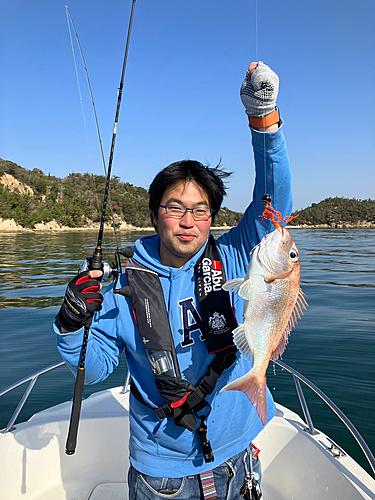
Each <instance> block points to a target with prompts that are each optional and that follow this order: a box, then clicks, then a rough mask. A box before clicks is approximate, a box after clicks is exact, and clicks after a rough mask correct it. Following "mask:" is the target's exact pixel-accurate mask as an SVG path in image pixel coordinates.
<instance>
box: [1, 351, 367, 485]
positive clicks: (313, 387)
mask: <svg viewBox="0 0 375 500" xmlns="http://www.w3.org/2000/svg"><path fill="white" fill-rule="evenodd" d="M275 363H276V364H277V365H279V366H280V367H281V368H283V369H284V370H286V371H287V372H289V373H291V374H292V375H293V380H294V383H295V387H296V391H297V395H298V399H299V402H300V404H301V408H302V411H303V414H304V417H305V421H306V425H307V429H306V431H307V432H308V433H309V434H311V435H314V434H317V431H316V430H315V428H314V424H313V421H312V418H311V415H310V412H309V409H308V406H307V402H306V399H305V396H304V394H303V390H302V387H301V384H300V383H299V382H300V381H301V382H303V383H304V384H306V385H307V386H308V387H309V388H310V389H311V390H312V391H313V392H315V394H317V395H318V396H319V397H320V398H321V399H322V400H323V401H324V402H325V403H326V405H327V406H328V407H329V408H331V410H332V411H333V412H334V413H335V414H336V415H337V416H338V417H339V419H340V420H341V421H342V422H343V424H344V425H345V426H346V428H347V429H348V430H349V432H350V433H351V434H352V436H353V437H354V439H355V440H356V441H357V443H358V445H359V447H360V448H361V450H362V452H363V454H364V455H365V457H366V459H367V461H368V462H369V464H370V467H371V469H372V471H373V474H374V475H375V458H374V455H373V454H372V453H371V450H370V448H369V447H368V445H367V443H366V441H365V440H364V439H363V437H362V436H361V434H360V433H359V432H358V430H357V429H356V428H355V426H354V425H353V424H352V423H351V421H350V420H349V419H348V417H347V416H346V415H345V414H344V413H343V412H342V411H341V410H340V408H338V406H336V405H335V403H333V401H331V400H330V399H329V397H328V396H326V395H325V394H324V392H323V391H321V390H320V389H319V388H318V387H317V386H316V385H315V384H313V383H312V382H310V380H309V379H307V378H306V377H304V376H303V375H301V373H299V372H297V370H295V369H294V368H291V367H290V366H288V365H287V364H285V363H284V362H282V361H280V360H277V361H275ZM64 364H65V361H61V362H60V363H55V364H54V365H51V366H48V367H46V368H43V369H41V370H39V371H37V372H35V373H33V374H32V375H29V376H28V377H25V378H23V379H21V380H19V381H18V382H15V383H14V384H12V385H10V386H9V387H6V388H5V389H3V390H1V391H0V397H1V396H3V395H4V394H6V393H7V392H10V391H12V390H13V389H16V388H17V387H19V386H20V385H22V384H25V383H26V382H29V381H30V384H29V385H28V387H27V389H26V391H25V393H24V395H23V396H22V398H21V400H20V402H19V403H18V406H17V408H16V410H15V411H14V413H13V415H12V417H11V418H10V420H9V422H8V425H7V426H6V427H5V429H3V430H2V431H0V432H1V433H2V434H5V433H7V432H9V431H11V430H12V429H13V425H14V422H15V421H16V419H17V417H18V415H19V414H20V412H21V410H22V408H23V406H24V404H25V402H26V400H27V398H28V397H29V395H30V393H31V391H32V389H33V387H34V385H35V383H36V381H37V380H38V377H39V376H40V375H43V373H47V372H49V371H51V370H54V369H55V368H58V367H59V366H62V365H64ZM129 382H130V372H129V371H128V372H127V374H126V377H125V382H124V385H123V387H122V391H121V393H122V394H123V393H125V392H126V390H127V388H128V385H129Z"/></svg>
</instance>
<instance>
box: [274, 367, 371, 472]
mask: <svg viewBox="0 0 375 500" xmlns="http://www.w3.org/2000/svg"><path fill="white" fill-rule="evenodd" d="M275 363H276V364H277V365H279V366H280V367H281V368H283V369H284V370H286V371H288V372H289V373H291V374H292V375H293V380H294V384H295V387H296V391H297V395H298V399H299V402H300V405H301V408H302V412H303V415H304V417H305V422H306V425H307V427H306V429H305V431H306V432H308V433H309V434H311V435H315V434H318V431H316V430H315V428H314V424H313V421H312V418H311V415H310V412H309V408H308V406H307V402H306V399H305V396H304V393H303V390H302V387H301V384H300V382H303V383H304V384H306V385H307V387H309V388H310V389H311V390H312V391H313V392H315V394H317V395H318V396H319V397H320V398H321V399H322V400H323V401H324V402H325V404H326V405H327V406H328V407H329V408H330V409H331V410H332V411H333V412H334V413H335V415H336V416H337V417H338V418H339V419H340V420H341V421H342V422H343V424H344V425H345V427H346V428H347V429H348V430H349V432H350V433H351V434H352V436H353V437H354V439H355V440H356V441H357V443H358V445H359V447H360V448H361V450H362V452H363V454H364V455H365V457H366V459H367V461H368V462H369V464H370V467H371V469H372V472H373V474H374V476H375V458H374V455H373V454H372V452H371V450H370V448H369V447H368V445H367V443H366V441H365V440H364V439H363V437H362V436H361V434H360V433H359V432H358V430H357V429H356V428H355V426H354V425H353V424H352V422H351V421H350V420H349V419H348V417H347V416H346V415H345V414H344V413H343V412H342V411H341V410H340V408H339V407H338V406H336V405H335V403H334V402H333V401H331V400H330V399H329V397H328V396H326V395H325V394H324V392H323V391H321V390H320V389H319V387H317V386H316V385H315V384H313V383H312V382H310V380H309V379H307V378H306V377H304V376H303V375H301V373H299V372H297V370H295V369H294V368H291V367H290V366H288V365H287V364H285V363H284V362H283V361H280V360H277V361H275ZM330 442H331V447H330V448H329V450H330V451H331V452H332V453H333V454H334V455H335V456H336V457H340V456H344V455H345V452H344V451H343V450H342V449H341V448H340V447H339V446H338V445H337V444H336V443H334V442H333V441H332V440H331V439H330Z"/></svg>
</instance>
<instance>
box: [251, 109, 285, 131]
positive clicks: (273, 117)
mask: <svg viewBox="0 0 375 500" xmlns="http://www.w3.org/2000/svg"><path fill="white" fill-rule="evenodd" d="M279 121H280V115H279V110H278V109H277V108H276V109H275V111H272V113H270V114H269V115H266V116H264V117H263V118H262V117H260V116H249V123H250V127H253V128H265V127H270V126H271V125H274V124H275V123H279Z"/></svg>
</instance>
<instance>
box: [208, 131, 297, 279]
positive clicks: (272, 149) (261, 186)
mask: <svg viewBox="0 0 375 500" xmlns="http://www.w3.org/2000/svg"><path fill="white" fill-rule="evenodd" d="M250 130H251V135H252V145H253V150H254V160H255V185H254V190H253V199H252V202H251V203H250V205H249V206H248V207H247V209H246V211H245V213H244V216H243V218H242V220H241V221H240V223H239V224H238V226H237V227H235V228H233V229H231V230H230V231H229V232H228V233H226V234H224V235H223V236H221V237H220V238H218V240H217V243H218V247H219V250H220V251H221V253H222V256H223V258H224V259H225V260H226V263H227V266H226V268H227V278H228V279H232V278H234V277H237V276H239V277H244V276H245V274H246V270H247V267H248V265H249V261H250V252H251V250H252V249H253V248H254V247H255V246H256V245H257V244H258V243H259V242H260V241H261V239H262V238H263V236H264V235H265V234H266V233H268V232H270V231H272V230H273V229H274V227H273V226H272V224H271V222H270V221H267V220H264V221H263V222H262V224H260V222H261V219H262V217H261V216H262V213H263V210H264V208H265V205H264V203H263V202H262V196H263V195H264V194H266V193H267V194H269V195H271V197H272V206H273V207H274V208H275V209H276V210H279V211H280V212H281V213H282V215H283V217H284V216H286V215H290V214H291V211H292V204H293V202H292V189H291V173H290V164H289V157H288V152H287V148H286V142H285V138H284V134H283V126H282V125H281V126H280V127H279V129H278V130H277V131H276V132H259V131H257V130H255V129H253V128H251V129H250Z"/></svg>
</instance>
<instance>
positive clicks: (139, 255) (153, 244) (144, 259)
mask: <svg viewBox="0 0 375 500" xmlns="http://www.w3.org/2000/svg"><path fill="white" fill-rule="evenodd" d="M206 245H207V241H206V243H205V244H204V245H203V247H202V248H201V249H200V250H199V252H197V253H196V254H195V255H193V257H191V258H190V259H189V260H188V261H187V262H186V264H185V265H184V266H183V267H182V268H181V269H178V268H176V267H168V266H165V265H164V264H162V262H161V261H160V257H159V247H160V236H159V235H158V234H154V235H152V236H143V237H142V238H140V239H138V240H137V241H136V243H135V245H134V258H135V259H136V260H137V261H138V262H140V263H141V264H143V265H144V266H146V267H148V268H149V269H151V270H153V271H156V272H157V273H158V274H159V275H161V276H165V277H170V276H172V274H173V275H174V276H175V275H176V274H178V273H179V272H181V273H184V272H187V271H189V270H190V269H191V268H192V267H194V266H195V264H196V262H197V260H198V259H199V257H200V256H201V255H202V253H203V251H204V249H205V247H206Z"/></svg>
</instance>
